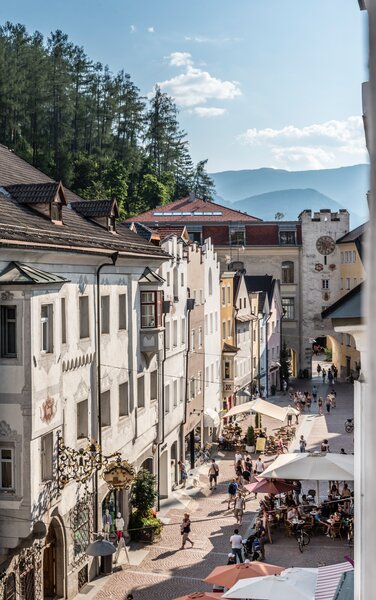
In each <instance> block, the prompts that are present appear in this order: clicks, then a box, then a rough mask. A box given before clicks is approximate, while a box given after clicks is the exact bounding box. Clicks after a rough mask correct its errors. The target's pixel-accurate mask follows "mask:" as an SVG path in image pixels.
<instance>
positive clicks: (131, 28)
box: [129, 25, 136, 33]
mask: <svg viewBox="0 0 376 600" xmlns="http://www.w3.org/2000/svg"><path fill="white" fill-rule="evenodd" d="M129 29H130V32H131V33H134V32H135V31H136V26H135V25H131V26H130V28H129Z"/></svg>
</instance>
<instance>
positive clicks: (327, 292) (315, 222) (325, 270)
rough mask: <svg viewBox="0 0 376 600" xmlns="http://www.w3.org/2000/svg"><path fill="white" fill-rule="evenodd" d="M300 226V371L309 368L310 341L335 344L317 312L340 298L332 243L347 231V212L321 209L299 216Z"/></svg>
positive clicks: (328, 324)
mask: <svg viewBox="0 0 376 600" xmlns="http://www.w3.org/2000/svg"><path fill="white" fill-rule="evenodd" d="M299 220H300V221H301V224H302V255H301V261H300V264H301V295H302V297H301V305H302V313H301V315H302V319H301V329H300V335H301V344H300V348H301V353H302V355H301V357H300V361H299V362H300V365H301V369H303V370H304V369H308V370H309V371H310V369H311V359H312V340H314V339H317V338H323V337H326V338H327V346H329V347H330V346H331V344H333V343H335V340H336V339H337V337H338V334H336V333H335V331H334V329H333V327H332V324H331V321H330V319H326V320H323V319H322V318H321V312H322V311H323V310H324V309H325V308H327V307H328V306H330V305H331V304H333V302H335V301H336V300H338V299H339V297H340V295H341V293H340V292H341V278H340V251H339V249H338V248H337V246H336V240H338V239H339V238H340V237H341V236H343V235H344V234H345V233H347V232H348V231H349V229H350V222H349V213H348V211H347V210H344V209H341V210H339V211H338V212H332V211H330V210H327V209H322V210H320V211H318V212H314V213H312V211H311V210H305V211H303V212H302V213H301V214H300V215H299Z"/></svg>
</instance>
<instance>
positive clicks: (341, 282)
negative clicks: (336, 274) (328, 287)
mask: <svg viewBox="0 0 376 600" xmlns="http://www.w3.org/2000/svg"><path fill="white" fill-rule="evenodd" d="M341 290H343V277H341Z"/></svg>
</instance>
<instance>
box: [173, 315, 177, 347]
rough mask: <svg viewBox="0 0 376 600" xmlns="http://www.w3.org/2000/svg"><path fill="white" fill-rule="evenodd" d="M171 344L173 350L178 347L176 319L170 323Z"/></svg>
mask: <svg viewBox="0 0 376 600" xmlns="http://www.w3.org/2000/svg"><path fill="white" fill-rule="evenodd" d="M172 344H173V346H174V348H176V346H177V345H178V322H177V320H176V319H174V320H173V321H172Z"/></svg>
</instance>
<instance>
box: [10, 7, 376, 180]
mask: <svg viewBox="0 0 376 600" xmlns="http://www.w3.org/2000/svg"><path fill="white" fill-rule="evenodd" d="M366 18H367V17H366V12H365V11H363V12H362V11H360V10H359V6H358V2H357V1H356V0H299V1H298V0H232V1H231V2H230V1H229V0H189V1H184V2H183V1H182V0H33V1H32V2H31V1H30V0H12V2H11V3H10V2H1V3H0V23H4V22H5V21H7V20H8V21H11V22H13V23H15V22H19V23H22V24H24V25H25V26H26V28H27V29H28V31H30V32H33V31H35V30H38V31H40V32H41V33H42V34H43V35H45V36H46V37H47V36H48V34H49V33H50V32H51V31H54V30H56V29H61V30H62V31H64V33H67V34H68V36H69V38H70V40H71V41H72V42H73V43H75V44H77V45H79V46H83V48H84V49H85V51H86V53H87V54H88V56H89V57H90V58H91V59H93V60H95V61H100V62H102V63H104V64H108V65H109V67H110V69H111V70H112V71H113V72H116V71H118V70H120V69H124V70H125V71H126V72H128V73H129V74H130V75H131V78H132V80H133V81H134V83H135V84H136V85H137V86H138V87H139V88H140V90H141V92H142V94H144V95H145V96H147V95H150V94H151V92H152V90H153V87H154V86H155V84H157V83H158V84H159V85H160V86H161V88H162V90H163V91H165V92H167V93H168V94H169V95H171V96H172V97H173V98H174V100H175V102H176V104H177V106H178V108H179V111H180V112H179V121H180V123H181V125H182V127H183V129H184V130H185V131H186V132H187V134H188V140H189V142H190V151H191V155H192V158H193V160H194V161H195V162H197V161H198V160H202V159H206V158H207V159H208V170H209V171H210V172H217V171H224V170H238V169H256V168H261V167H273V168H279V169H288V170H302V169H322V168H333V167H339V166H347V165H352V164H358V163H363V162H366V161H367V155H366V152H365V144H364V133H363V125H362V118H361V114H362V100H361V83H362V81H364V80H366V79H367V64H366V56H367V53H366V29H367V24H366Z"/></svg>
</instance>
